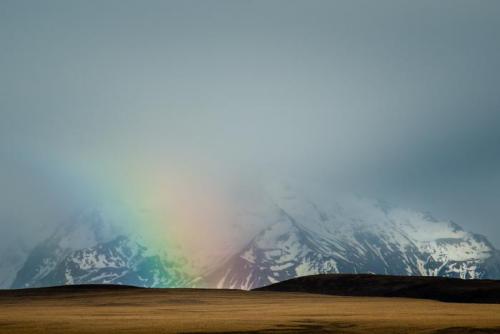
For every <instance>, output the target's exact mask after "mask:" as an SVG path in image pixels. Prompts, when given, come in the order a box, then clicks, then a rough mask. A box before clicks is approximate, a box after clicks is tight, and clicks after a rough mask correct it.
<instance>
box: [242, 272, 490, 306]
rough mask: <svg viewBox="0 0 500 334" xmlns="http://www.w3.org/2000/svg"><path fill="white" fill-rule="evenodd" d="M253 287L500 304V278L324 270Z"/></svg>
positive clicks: (345, 294)
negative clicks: (345, 272) (375, 273)
mask: <svg viewBox="0 0 500 334" xmlns="http://www.w3.org/2000/svg"><path fill="white" fill-rule="evenodd" d="M252 291H277V292H305V293H317V294H326V295H337V296H352V297H401V298H417V299H431V300H437V301H442V302H455V303H492V304H500V281H498V280H480V279H474V280H465V279H460V278H449V277H429V276H388V275H372V274H320V275H311V276H303V277H297V278H292V279H290V280H286V281H282V282H279V283H274V284H271V285H268V286H265V287H260V288H256V289H254V290H252Z"/></svg>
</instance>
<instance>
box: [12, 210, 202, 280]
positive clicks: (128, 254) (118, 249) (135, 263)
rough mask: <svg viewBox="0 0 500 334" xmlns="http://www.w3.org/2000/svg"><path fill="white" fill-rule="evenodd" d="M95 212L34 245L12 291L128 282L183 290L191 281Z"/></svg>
mask: <svg viewBox="0 0 500 334" xmlns="http://www.w3.org/2000/svg"><path fill="white" fill-rule="evenodd" d="M107 218H108V217H107V216H106V215H104V214H103V213H102V212H101V211H99V210H87V211H84V212H82V213H81V214H79V215H77V216H76V218H74V219H73V220H72V221H71V222H70V223H66V224H63V225H62V226H61V227H60V228H59V229H57V230H56V231H55V233H54V234H53V235H52V236H51V237H50V238H48V239H47V240H45V241H44V242H42V243H41V244H40V245H38V246H37V247H35V248H34V249H33V250H32V251H31V253H30V254H29V255H28V257H27V260H26V262H25V263H24V265H23V267H22V268H21V269H20V270H19V271H18V272H17V276H16V278H15V280H14V282H13V283H12V286H11V287H12V288H27V287H41V286H52V285H64V284H84V283H85V284H87V283H92V284H97V283H110V284H128V285H136V286H145V287H185V286H190V285H192V284H193V282H194V280H193V277H192V276H191V275H189V274H187V273H186V272H185V271H184V270H183V269H184V267H185V265H186V261H185V260H184V259H182V258H179V257H178V256H169V254H166V253H165V252H159V251H157V250H152V249H149V248H147V247H146V246H144V245H143V244H142V243H141V239H140V237H138V236H135V235H123V234H120V233H121V232H122V231H119V230H117V229H116V227H114V226H113V224H110V223H109V221H108V220H107Z"/></svg>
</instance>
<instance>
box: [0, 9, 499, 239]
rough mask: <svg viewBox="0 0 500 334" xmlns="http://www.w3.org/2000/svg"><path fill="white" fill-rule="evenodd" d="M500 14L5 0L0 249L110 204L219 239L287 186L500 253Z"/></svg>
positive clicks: (0, 63)
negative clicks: (397, 213)
mask: <svg viewBox="0 0 500 334" xmlns="http://www.w3.org/2000/svg"><path fill="white" fill-rule="evenodd" d="M499 15H500V3H498V2H495V1H479V2H471V1H439V2H435V1H419V2H410V1H377V2H373V1H307V2H306V1H272V2H268V1H251V2H250V1H211V2H201V1H199V2H196V1H146V2H136V1H106V2H99V1H85V2H73V3H69V2H66V1H45V2H43V3H42V2H37V1H2V2H1V4H0V43H1V44H0V47H1V49H2V52H1V53H0V73H2V75H1V78H0V113H1V118H0V160H1V166H2V167H1V168H0V184H1V188H0V235H1V237H0V242H2V243H3V242H4V241H5V242H7V241H9V242H11V241H12V240H23V242H24V243H26V244H27V247H29V246H30V245H33V244H35V243H36V242H39V241H40V240H42V239H43V238H46V237H47V236H48V235H49V234H50V233H51V230H52V229H53V228H54V227H55V226H56V225H57V224H59V223H60V222H62V221H64V220H65V219H67V217H68V216H70V215H71V214H72V212H74V211H75V210H77V209H78V208H82V207H89V206H92V205H95V203H97V202H100V203H101V202H114V201H123V202H125V203H132V205H133V206H136V207H138V208H142V209H144V208H147V209H150V210H163V209H165V206H168V207H169V208H170V207H173V208H176V209H177V210H179V211H180V212H181V214H179V216H178V217H176V218H177V219H176V220H175V221H166V222H164V221H162V223H164V224H167V225H171V226H172V228H174V229H175V228H176V227H175V226H176V224H188V226H189V222H191V223H192V222H196V224H194V223H193V226H195V225H196V226H197V227H199V226H200V224H202V225H203V226H206V227H205V228H206V230H207V231H209V230H211V231H213V230H219V231H223V230H224V229H225V228H226V227H227V226H230V225H231V224H232V223H233V222H234V219H235V218H234V217H236V216H238V212H237V211H238V210H236V209H235V208H237V207H238V205H237V204H236V203H237V202H238V201H239V200H243V199H245V200H247V199H248V198H250V202H253V201H254V200H255V202H259V201H258V200H256V199H258V198H259V197H260V196H262V194H263V193H265V189H266V188H267V186H268V185H269V184H272V183H276V182H278V183H279V182H284V183H286V182H292V183H298V184H306V185H314V186H315V187H320V188H322V189H323V191H324V192H325V193H328V192H330V190H331V191H332V192H334V191H335V192H352V193H358V194H362V195H363V196H369V197H374V198H380V199H384V200H387V201H389V202H391V203H393V204H394V205H397V206H402V207H408V208H414V209H418V210H423V211H430V212H432V213H433V214H435V215H436V216H438V217H440V218H442V219H452V220H454V221H456V222H457V223H459V224H460V225H462V226H464V227H465V228H467V229H470V230H473V231H474V232H478V233H483V234H486V235H488V238H489V239H490V240H491V241H492V242H493V243H495V245H496V246H500V227H499V226H500V225H499V224H498V218H497V217H498V213H499V209H498V203H499V200H500V172H499V171H500V154H499V149H498V147H499V145H500V112H499V111H498V110H499V107H500V94H499V88H500V43H498V37H499V32H500V21H499V20H498V17H499ZM256 205H257V204H256ZM258 205H260V204H258ZM181 207H182V208H183V209H182V210H180V209H179V208H181ZM158 208H160V209H158ZM181 222H182V223H181ZM198 223H200V224H198ZM190 229H191V230H192V229H194V227H192V228H190ZM255 229H256V228H254V227H252V228H250V229H249V231H248V232H245V233H249V234H251V233H253V231H254V230H255ZM188 230H189V229H188ZM221 233H223V232H221ZM192 238H193V239H196V238H197V237H196V236H192Z"/></svg>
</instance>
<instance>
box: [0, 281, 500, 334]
mask: <svg viewBox="0 0 500 334" xmlns="http://www.w3.org/2000/svg"><path fill="white" fill-rule="evenodd" d="M116 332H122V333H206V332H215V333H220V332H230V333H274V332H278V333H297V332H299V333H380V334H382V333H384V334H385V333H442V334H444V333H500V305H491V304H490V305H488V304H450V303H441V302H435V301H426V300H415V299H413V300H412V299H402V298H364V297H335V296H324V295H313V294H301V293H284V292H245V291H229V290H189V289H171V290H157V289H151V290H117V291H95V292H87V293H66V294H58V295H48V296H22V297H19V296H17V297H12V296H11V297H9V296H5V295H0V333H116Z"/></svg>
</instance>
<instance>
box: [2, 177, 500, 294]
mask: <svg viewBox="0 0 500 334" xmlns="http://www.w3.org/2000/svg"><path fill="white" fill-rule="evenodd" d="M263 201H265V202H266V203H267V206H262V207H265V209H262V208H260V209H259V208H255V207H248V208H246V210H247V211H248V212H251V213H252V214H250V215H249V214H247V215H246V216H245V217H246V218H245V220H244V223H245V224H250V225H251V221H250V220H251V219H253V220H255V222H254V223H255V226H256V227H257V233H256V235H255V234H250V233H249V232H245V230H244V229H236V230H235V231H236V232H235V233H240V234H242V235H239V238H240V239H244V240H246V241H244V242H243V243H242V244H241V245H240V246H238V247H236V246H235V247H232V248H231V247H230V248H227V249H226V251H225V253H220V252H216V251H215V250H214V251H213V253H207V254H204V255H205V258H209V260H210V261H208V262H205V263H200V262H199V261H197V259H196V258H195V257H194V256H190V254H189V253H188V252H185V251H183V250H182V245H181V246H180V249H177V248H175V247H167V246H165V247H164V248H162V247H154V246H152V245H151V243H150V242H149V241H148V240H147V239H144V238H143V235H141V234H140V233H138V232H135V231H134V230H130V229H125V228H122V229H121V230H120V229H119V224H118V225H116V224H114V223H116V217H115V218H113V219H111V218H110V216H109V214H108V213H107V212H105V211H102V210H105V209H101V211H100V210H99V209H89V210H84V211H82V212H80V213H79V214H78V215H76V216H74V217H72V218H71V219H69V220H68V221H67V222H65V223H63V224H62V225H61V226H60V227H59V228H58V229H57V230H56V231H55V232H54V233H53V235H52V236H50V237H49V238H48V239H47V240H45V241H43V242H42V243H40V244H39V245H37V246H36V247H34V248H33V249H31V250H30V252H29V253H26V255H25V256H24V257H22V256H21V257H19V258H17V261H14V263H12V262H11V263H12V264H11V266H10V267H6V266H3V264H1V265H2V272H1V273H2V277H1V281H2V282H3V283H2V287H3V288H8V287H11V288H27V287H41V286H52V285H63V284H84V283H103V284H104V283H106V284H108V283H112V284H127V285H136V286H144V287H195V286H197V287H217V288H237V289H253V288H256V287H261V286H265V285H268V284H271V283H275V282H278V281H283V280H287V279H290V278H294V277H298V276H304V275H311V274H317V273H376V274H386V275H404V276H405V275H416V276H445V277H456V278H464V279H484V278H492V279H500V252H499V251H498V250H496V249H495V248H494V247H493V246H492V244H491V243H490V242H489V241H488V240H487V238H486V237H484V236H481V235H478V234H474V233H472V232H468V231H465V230H463V229H462V228H461V227H460V226H459V225H457V224H455V223H453V222H450V221H443V220H438V219H435V218H434V217H432V216H431V215H430V214H427V213H421V212H417V211H412V210H408V209H401V208H396V207H391V206H390V205H388V204H386V203H383V202H380V201H377V200H371V199H366V198H361V197H356V196H339V197H331V196H328V197H326V196H323V195H318V194H314V193H307V194H306V192H302V190H298V189H295V188H293V189H292V188H290V187H278V188H276V189H272V190H271V191H270V192H269V196H267V197H265V198H263ZM248 205H249V206H250V205H252V204H250V203H248ZM112 221H115V222H114V223H112ZM264 223H265V224H264ZM259 224H260V225H259ZM258 226H262V227H258ZM214 233H216V231H214ZM245 238H246V239H245ZM216 246H217V245H214V249H215V248H216ZM207 263H209V265H207ZM4 268H5V269H4Z"/></svg>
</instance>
